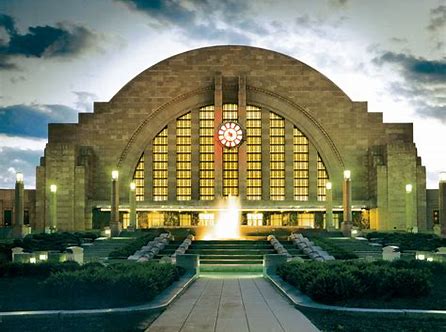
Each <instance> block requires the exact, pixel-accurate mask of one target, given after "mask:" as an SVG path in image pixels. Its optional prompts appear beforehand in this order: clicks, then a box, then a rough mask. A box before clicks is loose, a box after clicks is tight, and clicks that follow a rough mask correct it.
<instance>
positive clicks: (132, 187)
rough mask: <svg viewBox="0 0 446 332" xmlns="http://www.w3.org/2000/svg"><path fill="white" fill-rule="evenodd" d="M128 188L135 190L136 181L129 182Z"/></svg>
mask: <svg viewBox="0 0 446 332" xmlns="http://www.w3.org/2000/svg"><path fill="white" fill-rule="evenodd" d="M130 190H131V191H135V190H136V183H135V182H131V183H130Z"/></svg>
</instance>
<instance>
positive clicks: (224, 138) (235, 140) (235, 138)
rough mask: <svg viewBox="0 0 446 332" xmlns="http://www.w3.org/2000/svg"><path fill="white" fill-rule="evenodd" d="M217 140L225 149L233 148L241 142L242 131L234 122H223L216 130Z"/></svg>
mask: <svg viewBox="0 0 446 332" xmlns="http://www.w3.org/2000/svg"><path fill="white" fill-rule="evenodd" d="M217 134H218V139H219V141H220V143H221V144H222V145H223V146H225V147H227V148H235V147H237V146H239V145H240V143H241V142H242V140H243V129H242V127H241V126H240V125H239V124H238V123H237V122H234V121H228V122H224V123H222V124H221V125H220V127H219V128H218V132H217Z"/></svg>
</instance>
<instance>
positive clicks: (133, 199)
mask: <svg viewBox="0 0 446 332" xmlns="http://www.w3.org/2000/svg"><path fill="white" fill-rule="evenodd" d="M129 205H130V218H129V219H130V229H136V184H135V182H132V183H130V192H129Z"/></svg>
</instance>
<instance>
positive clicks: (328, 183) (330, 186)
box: [325, 182, 332, 190]
mask: <svg viewBox="0 0 446 332" xmlns="http://www.w3.org/2000/svg"><path fill="white" fill-rule="evenodd" d="M325 188H326V189H327V190H331V188H332V183H331V182H327V183H326V184H325Z"/></svg>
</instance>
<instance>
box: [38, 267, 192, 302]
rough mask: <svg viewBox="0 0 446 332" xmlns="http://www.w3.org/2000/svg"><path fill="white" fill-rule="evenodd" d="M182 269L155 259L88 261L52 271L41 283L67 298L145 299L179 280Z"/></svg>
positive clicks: (52, 291)
mask: <svg viewBox="0 0 446 332" xmlns="http://www.w3.org/2000/svg"><path fill="white" fill-rule="evenodd" d="M183 272H184V271H183V270H182V269H180V268H177V267H175V266H174V265H171V264H159V263H157V262H147V263H138V264H125V263H119V264H111V265H109V266H99V265H97V264H95V265H93V264H90V265H88V266H87V265H85V266H84V267H82V268H81V269H79V270H77V271H64V272H58V273H54V274H52V275H51V276H50V277H49V278H48V279H46V280H45V282H44V285H45V287H46V288H47V290H48V291H49V292H50V293H51V294H53V295H56V296H58V297H63V298H66V299H67V300H70V301H71V300H74V299H76V297H78V296H98V297H101V296H102V297H111V298H114V299H122V300H131V301H147V300H150V299H152V298H153V297H154V296H156V295H157V294H159V293H160V292H161V291H162V290H164V289H165V288H167V287H168V286H169V285H170V284H172V283H173V282H174V281H175V280H178V278H179V276H180V275H181V274H182V273H183Z"/></svg>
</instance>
